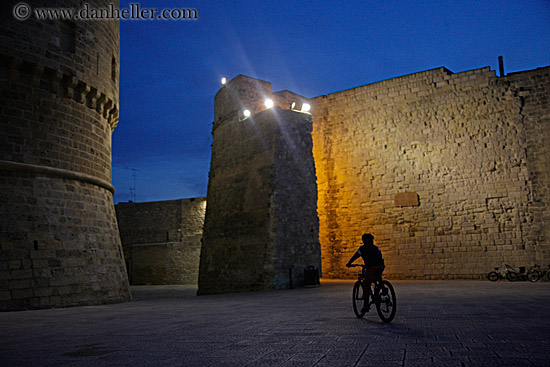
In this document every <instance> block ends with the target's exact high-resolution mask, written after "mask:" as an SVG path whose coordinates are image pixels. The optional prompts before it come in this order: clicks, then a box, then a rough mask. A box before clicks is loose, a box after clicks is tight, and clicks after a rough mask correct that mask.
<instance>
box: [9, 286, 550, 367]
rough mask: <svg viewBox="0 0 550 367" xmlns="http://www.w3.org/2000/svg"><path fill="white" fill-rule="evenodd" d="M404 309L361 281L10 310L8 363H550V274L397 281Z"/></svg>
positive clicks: (150, 290) (148, 290)
mask: <svg viewBox="0 0 550 367" xmlns="http://www.w3.org/2000/svg"><path fill="white" fill-rule="evenodd" d="M393 284H394V287H395V289H396V293H397V302H398V308H397V315H396V317H395V320H394V321H393V322H392V323H391V324H384V323H382V322H381V321H380V319H379V318H378V316H377V314H376V311H375V310H373V311H371V312H370V313H368V314H367V315H366V317H365V318H364V319H357V318H356V317H355V315H354V313H353V310H352V307H351V289H352V285H353V282H352V281H324V282H323V285H322V286H321V287H319V288H306V289H294V290H283V291H267V292H251V293H235V294H225V295H215V296H201V297H196V296H195V292H196V287H191V286H141V287H132V292H133V295H134V301H133V302H131V303H125V304H115V305H105V306H90V307H76V308H66V309H51V310H39V311H22V312H4V313H0V366H136V367H139V366H186V367H187V366H239V367H240V366H250V367H252V366H258V367H260V366H284V367H290V366H300V367H301V366H318V367H321V366H549V365H550V310H549V307H548V305H549V301H550V282H539V283H529V282H517V283H509V282H506V281H501V282H497V283H491V282H488V281H393Z"/></svg>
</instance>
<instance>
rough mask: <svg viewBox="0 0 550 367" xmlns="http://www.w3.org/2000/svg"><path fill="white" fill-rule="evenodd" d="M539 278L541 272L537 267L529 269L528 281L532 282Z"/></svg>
mask: <svg viewBox="0 0 550 367" xmlns="http://www.w3.org/2000/svg"><path fill="white" fill-rule="evenodd" d="M540 278H542V274H541V273H540V271H538V270H537V269H531V270H529V272H528V273H527V279H529V281H530V282H533V283H534V282H536V281H538V280H539V279H540Z"/></svg>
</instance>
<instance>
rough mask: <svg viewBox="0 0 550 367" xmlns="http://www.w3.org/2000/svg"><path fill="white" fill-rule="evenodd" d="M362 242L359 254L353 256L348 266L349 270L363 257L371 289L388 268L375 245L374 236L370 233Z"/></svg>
mask: <svg viewBox="0 0 550 367" xmlns="http://www.w3.org/2000/svg"><path fill="white" fill-rule="evenodd" d="M362 240H363V246H361V247H359V249H358V250H357V252H356V253H355V254H353V256H352V257H351V259H349V261H348V263H347V264H346V266H347V267H348V268H349V267H350V266H351V264H352V263H353V262H354V261H355V260H357V259H358V258H359V257H362V258H363V262H364V263H365V267H366V269H365V282H366V285H367V286H369V287H370V284H371V283H372V282H374V281H375V280H376V279H378V278H379V277H380V276H381V275H382V273H383V272H384V269H385V268H386V266H385V265H384V259H383V258H382V252H381V251H380V249H379V248H378V247H377V246H376V245H375V244H374V236H373V235H372V234H370V233H365V234H364V235H363V237H362Z"/></svg>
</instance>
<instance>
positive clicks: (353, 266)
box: [349, 264, 365, 268]
mask: <svg viewBox="0 0 550 367" xmlns="http://www.w3.org/2000/svg"><path fill="white" fill-rule="evenodd" d="M349 267H350V268H357V267H362V268H364V267H365V265H361V264H351V265H350V266H349Z"/></svg>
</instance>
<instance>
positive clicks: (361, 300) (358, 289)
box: [352, 281, 367, 318]
mask: <svg viewBox="0 0 550 367" xmlns="http://www.w3.org/2000/svg"><path fill="white" fill-rule="evenodd" d="M366 299H367V296H366V294H365V288H364V287H363V283H361V282H360V281H357V282H355V284H354V285H353V294H352V301H353V312H355V316H357V317H358V318H361V317H363V316H365V302H366Z"/></svg>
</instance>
